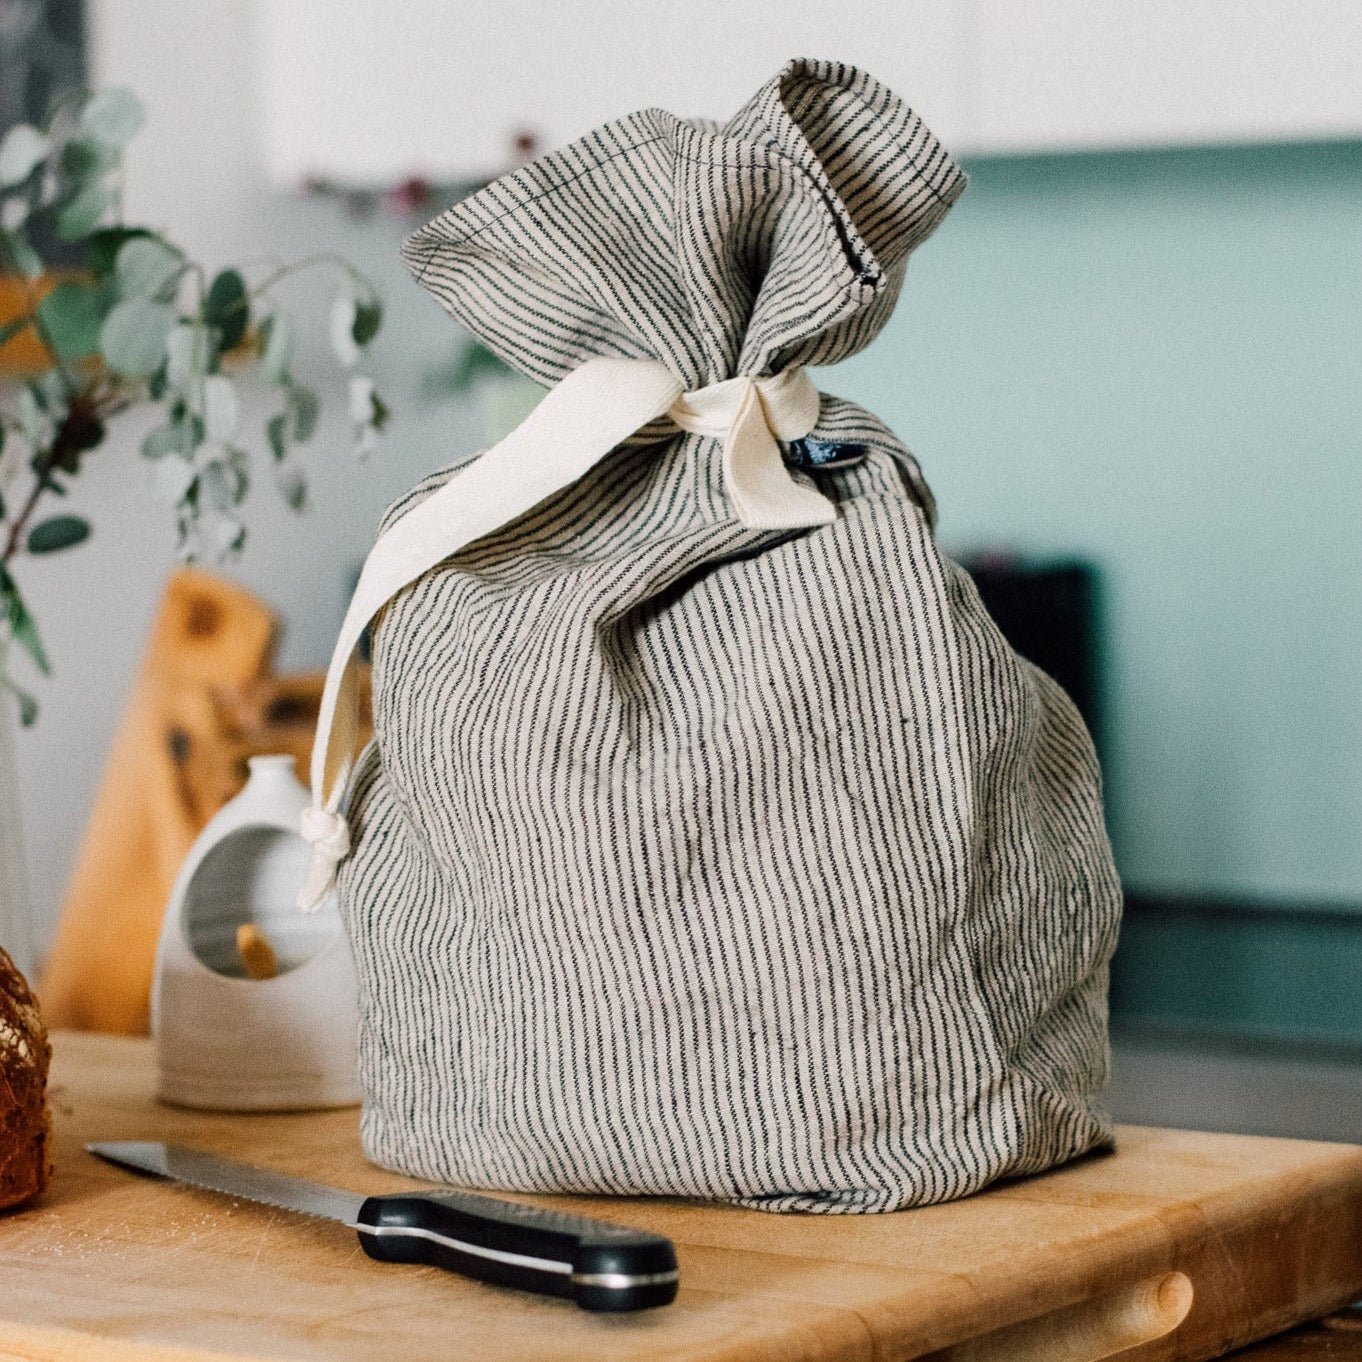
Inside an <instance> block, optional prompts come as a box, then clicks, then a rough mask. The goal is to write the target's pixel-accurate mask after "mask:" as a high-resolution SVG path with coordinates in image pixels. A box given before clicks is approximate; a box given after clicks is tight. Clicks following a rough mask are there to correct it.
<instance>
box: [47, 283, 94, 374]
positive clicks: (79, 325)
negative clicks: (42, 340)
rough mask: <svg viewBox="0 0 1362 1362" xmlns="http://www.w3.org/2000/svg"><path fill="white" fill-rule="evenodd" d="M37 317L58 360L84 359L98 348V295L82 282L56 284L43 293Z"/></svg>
mask: <svg viewBox="0 0 1362 1362" xmlns="http://www.w3.org/2000/svg"><path fill="white" fill-rule="evenodd" d="M38 320H39V321H40V322H41V323H42V328H43V333H44V335H45V336H46V337H47V339H48V340H49V341H50V342H51V344H52V348H53V349H54V350H55V351H56V352H57V358H58V359H61V360H77V359H84V358H85V356H86V355H93V354H94V353H95V351H96V350H98V349H99V328H100V325H101V323H102V322H103V321H104V312H103V309H102V308H101V307H100V305H99V298H98V295H96V294H95V292H94V291H93V290H91V289H88V288H85V287H84V286H82V285H81V284H75V283H69V282H68V283H64V284H58V285H57V287H56V288H54V289H53V290H52V292H51V293H48V294H46V295H45V296H44V298H43V299H42V301H41V302H40V303H39V304H38Z"/></svg>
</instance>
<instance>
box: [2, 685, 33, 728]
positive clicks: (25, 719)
mask: <svg viewBox="0 0 1362 1362" xmlns="http://www.w3.org/2000/svg"><path fill="white" fill-rule="evenodd" d="M3 684H4V687H5V689H6V690H7V691H9V693H10V694H11V695H12V696H14V698H15V700H17V701H18V702H19V722H20V723H21V724H22V725H23V726H24V727H25V728H32V727H33V725H34V724H35V723H37V722H38V702H37V701H36V700H35V699H34V698H33V697H32V696H31V695H30V694H29V693H28V692H27V691H26V690H20V689H19V687H18V686H16V685H15V684H14V682H13V681H10V680H5V681H4V682H3Z"/></svg>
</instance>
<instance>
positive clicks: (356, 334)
mask: <svg viewBox="0 0 1362 1362" xmlns="http://www.w3.org/2000/svg"><path fill="white" fill-rule="evenodd" d="M382 325H383V306H382V304H381V303H379V301H378V299H377V298H371V299H370V300H369V301H367V302H363V303H356V304H355V320H354V322H353V323H352V324H351V327H350V334H351V336H352V337H353V338H354V341H355V344H356V345H368V344H369V342H370V341H371V340H373V338H374V337H375V336H376V335H378V328H379V327H380V326H382Z"/></svg>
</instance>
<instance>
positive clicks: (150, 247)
mask: <svg viewBox="0 0 1362 1362" xmlns="http://www.w3.org/2000/svg"><path fill="white" fill-rule="evenodd" d="M183 268H184V256H182V255H181V254H180V253H179V251H177V250H175V249H174V247H172V246H169V245H167V244H166V243H165V242H164V241H162V240H161V239H160V238H159V237H154V236H136V237H133V238H132V239H131V240H129V241H125V242H124V243H123V245H122V246H121V247H120V248H119V251H118V256H117V259H116V261H115V263H114V275H115V278H116V279H117V280H118V288H119V291H120V292H121V293H122V294H123V296H124V297H125V298H155V299H158V300H159V301H161V302H166V301H168V300H169V297H170V295H171V294H172V292H173V290H174V286H175V283H176V281H177V280H178V279H179V277H180V271H181V270H182V269H183Z"/></svg>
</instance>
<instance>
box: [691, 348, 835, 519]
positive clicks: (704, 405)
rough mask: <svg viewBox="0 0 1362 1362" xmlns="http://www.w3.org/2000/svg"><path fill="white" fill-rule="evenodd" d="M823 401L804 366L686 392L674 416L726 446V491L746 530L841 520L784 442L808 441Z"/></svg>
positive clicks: (697, 431)
mask: <svg viewBox="0 0 1362 1362" xmlns="http://www.w3.org/2000/svg"><path fill="white" fill-rule="evenodd" d="M819 401H820V399H819V395H818V389H817V388H815V387H814V385H813V381H812V379H810V378H809V376H808V374H806V373H805V372H804V370H803V369H786V370H785V371H784V372H783V373H779V374H775V375H772V376H771V377H769V378H730V379H726V380H725V381H724V382H722V383H712V384H710V385H709V386H708V387H705V388H697V389H695V390H694V391H692V392H688V393H682V394H681V396H680V397H678V398H677V399H676V401H675V402H673V403H672V405H671V407H670V408H669V409H668V411H667V415H668V416H669V417H670V418H671V419H672V420H673V421H674V422H675V423H676V424H677V425H678V426H679V427H680V428H681V429H682V430H687V431H691V432H693V433H695V434H697V435H710V436H714V437H715V438H716V439H720V440H722V441H723V442H724V453H723V469H724V486H725V487H726V488H727V490H728V495H729V497H730V498H731V499H732V501H733V509H734V510H735V511H737V513H738V519H739V520H741V521H742V523H743V524H744V525H747V526H750V527H751V528H752V529H756V530H785V529H795V528H802V527H812V526H814V525H827V524H830V523H831V522H832V521H833V520H835V519H836V518H837V511H836V508H835V507H834V506H833V504H832V503H831V502H830V501H829V500H828V499H827V498H826V497H825V496H823V495H822V493H820V492H818V491H816V490H815V489H814V488H812V487H809V486H806V485H804V484H802V483H798V482H796V481H795V480H794V478H793V477H791V475H790V470H789V469H788V468H787V467H786V466H785V460H784V459H783V458H782V457H781V453H780V446H779V444H778V443H777V441H781V440H784V441H789V440H802V439H803V438H804V436H806V435H807V434H808V433H809V432H810V431H811V430H812V429H813V427H814V424H815V422H816V421H817V420H818V408H819Z"/></svg>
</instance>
